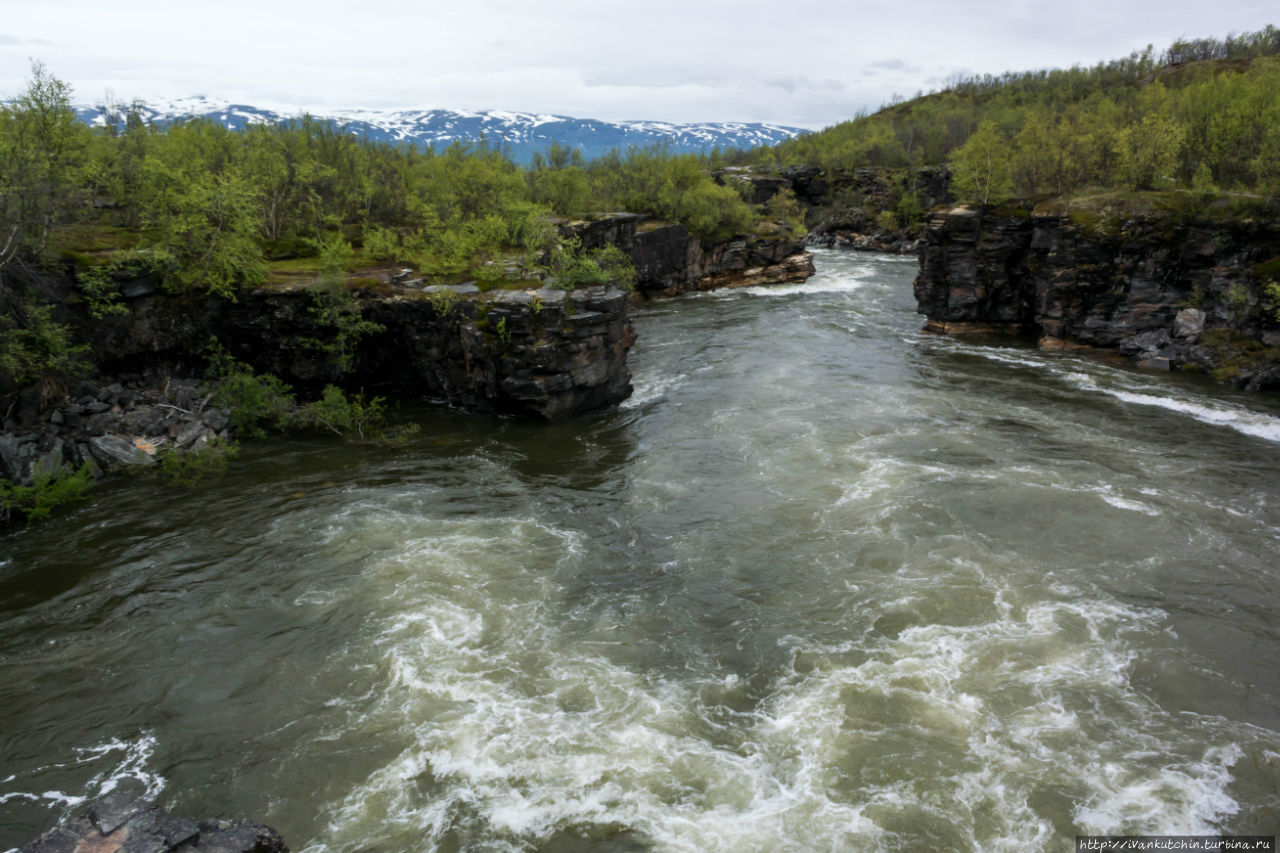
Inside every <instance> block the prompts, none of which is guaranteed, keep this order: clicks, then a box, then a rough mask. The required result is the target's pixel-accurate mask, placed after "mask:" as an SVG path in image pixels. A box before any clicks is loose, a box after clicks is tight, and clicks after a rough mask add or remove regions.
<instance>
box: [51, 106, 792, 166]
mask: <svg viewBox="0 0 1280 853" xmlns="http://www.w3.org/2000/svg"><path fill="white" fill-rule="evenodd" d="M129 107H130V105H115V106H114V107H108V106H107V105H103V104H97V105H93V106H82V107H77V108H76V112H77V114H78V115H79V117H80V119H81V120H82V121H84V122H86V123H88V124H91V125H97V126H103V125H105V124H106V123H107V122H108V121H111V120H112V119H111V116H112V115H113V114H114V115H116V116H117V117H118V118H117V119H116V120H120V119H119V117H120V116H122V115H123V113H125V112H127V110H128V109H129ZM138 112H139V114H140V115H141V116H142V118H143V119H144V120H145V121H147V122H148V123H151V124H156V125H166V124H169V123H172V122H174V121H177V120H179V119H182V118H187V117H196V118H204V119H208V120H211V121H216V122H218V123H220V124H222V125H224V126H226V127H227V128H230V129H232V130H242V129H244V128H245V127H248V126H249V125H253V124H280V123H283V122H288V121H290V120H294V119H297V118H300V117H301V116H302V115H304V114H306V115H310V116H311V117H312V118H315V119H319V120H322V121H331V122H333V123H334V124H335V125H336V126H338V127H342V128H344V129H345V130H346V131H347V132H348V133H351V134H354V135H357V136H362V137H367V138H369V139H371V140H376V141H380V142H392V143H397V144H412V145H420V146H434V147H441V146H445V145H449V144H450V143H452V142H455V141H458V142H479V141H480V140H481V139H484V140H486V141H487V142H488V143H489V144H490V145H492V146H495V147H500V148H501V149H502V150H503V151H504V152H505V153H506V154H507V155H508V156H510V157H511V158H512V159H513V160H516V161H518V162H528V161H529V160H530V159H531V158H532V157H533V154H534V152H536V151H545V150H546V149H547V148H548V147H549V146H550V145H551V143H552V142H557V143H559V144H560V145H564V146H567V147H570V148H576V149H578V150H579V151H581V152H582V154H583V156H584V157H586V158H587V159H591V158H594V157H598V156H600V155H601V154H603V153H605V152H606V151H608V150H610V149H612V148H626V147H627V146H629V145H639V146H645V145H652V144H655V143H657V144H665V145H668V146H669V147H670V150H671V151H673V152H703V153H705V152H709V151H711V150H712V149H713V148H722V149H723V148H753V147H756V146H759V145H773V144H775V143H778V142H781V141H783V140H784V139H790V138H791V137H793V136H796V135H799V134H802V133H808V131H806V130H804V129H802V128H798V127H787V126H785V125H779V124H769V123H758V122H699V123H695V124H679V123H675V122H665V121H615V122H610V121H599V120H596V119H580V118H573V117H571V116H560V115H551V114H547V113H522V112H513V111H509V110H480V111H466V110H444V109H412V110H371V109H348V108H334V107H325V108H317V109H305V108H300V107H291V106H285V105H272V106H252V105H248V104H233V103H231V102H229V101H226V100H222V99H218V98H209V97H205V96H203V95H197V96H194V97H190V98H179V99H155V100H151V101H149V102H146V103H139V104H138Z"/></svg>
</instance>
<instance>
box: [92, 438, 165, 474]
mask: <svg viewBox="0 0 1280 853" xmlns="http://www.w3.org/2000/svg"><path fill="white" fill-rule="evenodd" d="M135 441H136V440H135V439H130V438H125V437H124V436H122V435H114V434H109V435H99V436H94V437H93V438H91V439H89V452H90V453H91V454H93V458H94V459H96V460H97V461H98V464H100V465H101V466H102V467H103V468H106V469H108V470H110V469H113V468H127V467H131V466H149V465H154V464H156V460H155V457H154V456H153V455H151V454H148V453H146V452H145V451H144V450H143V449H142V448H141V447H139V446H138V445H137V444H135Z"/></svg>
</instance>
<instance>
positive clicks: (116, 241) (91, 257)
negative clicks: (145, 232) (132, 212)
mask: <svg viewBox="0 0 1280 853" xmlns="http://www.w3.org/2000/svg"><path fill="white" fill-rule="evenodd" d="M141 241H142V235H141V234H140V233H139V232H138V231H137V230H136V229H132V228H120V227H119V226H116V225H108V224H106V223H102V222H79V223H76V224H73V225H60V226H58V227H56V228H54V229H52V230H51V231H50V232H49V244H48V250H49V253H50V255H51V256H52V257H55V258H61V259H62V260H64V261H70V262H71V263H73V264H75V265H76V266H77V267H81V268H84V267H91V266H96V265H98V264H106V263H110V262H111V261H112V260H113V258H114V255H115V254H116V253H117V252H123V251H127V250H129V249H136V248H137V247H138V245H139V243H141Z"/></svg>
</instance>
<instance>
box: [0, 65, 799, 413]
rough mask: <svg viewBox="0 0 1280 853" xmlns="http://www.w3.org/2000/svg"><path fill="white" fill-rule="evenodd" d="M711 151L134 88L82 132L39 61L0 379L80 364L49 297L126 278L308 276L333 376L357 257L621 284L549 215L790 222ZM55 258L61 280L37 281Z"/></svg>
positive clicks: (11, 239)
mask: <svg viewBox="0 0 1280 853" xmlns="http://www.w3.org/2000/svg"><path fill="white" fill-rule="evenodd" d="M711 165H713V163H712V161H711V160H709V159H707V158H700V157H695V156H688V155H674V154H672V153H670V152H669V151H667V150H666V149H664V148H662V147H655V148H646V149H630V150H627V151H615V152H613V153H612V154H611V155H609V156H607V157H605V158H603V159H601V160H598V161H596V162H593V163H590V164H587V163H585V162H584V161H583V159H582V157H581V155H580V154H578V153H577V152H575V151H570V150H568V149H565V148H562V147H559V146H555V145H553V146H552V147H551V148H550V149H549V150H548V151H547V153H546V154H545V155H544V156H539V157H537V158H535V162H534V163H533V164H532V166H531V167H529V168H527V169H521V168H519V167H517V166H516V165H515V164H513V163H512V162H510V161H508V160H507V159H505V158H504V157H503V155H502V154H501V153H500V151H498V150H495V149H493V148H491V147H489V146H487V145H485V144H483V143H481V144H478V145H463V144H455V145H451V146H449V147H447V148H445V149H443V150H438V151H437V150H431V149H427V150H418V149H414V148H411V147H404V146H395V145H390V144H380V143H375V142H371V141H369V140H367V139H362V138H359V137H357V136H354V135H352V134H350V133H348V132H346V130H345V129H344V128H342V127H338V126H335V125H334V124H332V123H331V122H327V121H318V120H315V119H312V118H310V117H308V116H303V117H301V118H298V119H296V120H294V121H292V122H290V123H289V124H287V125H286V126H260V125H258V126H252V127H250V128H248V129H246V130H243V131H232V130H228V129H227V128H225V127H223V126H222V125H220V124H217V123H215V122H210V121H200V120H187V121H180V122H177V123H175V124H172V125H170V126H168V127H164V128H158V127H152V126H149V125H148V124H147V123H146V122H145V121H144V120H143V119H142V118H141V114H140V111H139V109H138V108H137V105H135V106H134V107H132V108H126V109H121V110H117V111H116V112H115V114H113V115H112V116H110V118H109V120H108V121H107V122H106V124H105V126H102V127H96V128H92V129H91V128H89V127H86V126H85V125H83V124H82V123H80V122H79V121H77V120H76V118H75V113H74V111H73V110H72V108H71V92H70V89H69V87H68V86H67V85H66V84H65V83H63V82H62V81H60V80H58V79H57V78H55V77H53V76H52V75H50V74H49V73H48V71H47V70H46V69H45V68H44V66H42V65H40V64H39V63H36V64H34V65H33V67H32V73H31V78H30V81H29V84H28V86H27V89H26V90H25V91H24V92H22V93H21V94H19V95H17V96H16V97H14V98H12V99H11V100H0V333H3V334H2V338H3V343H2V344H0V394H9V393H12V392H14V391H16V390H19V389H21V388H24V387H28V386H30V385H32V384H34V383H40V382H43V383H46V384H48V385H49V387H51V388H52V387H56V386H57V384H58V383H59V382H64V381H65V379H67V378H69V377H74V376H76V375H77V374H79V373H81V372H82V371H83V370H84V369H85V368H86V366H87V360H86V352H87V351H86V350H85V349H84V348H83V347H81V346H80V345H79V342H78V341H77V340H76V339H75V338H74V336H72V335H71V333H70V331H69V329H68V326H67V325H66V324H67V323H68V322H69V321H70V319H71V314H70V313H64V312H63V311H62V309H61V307H60V306H61V305H62V304H66V305H67V306H68V307H70V308H71V309H73V312H72V313H74V312H78V313H79V314H81V315H86V314H87V315H88V319H89V320H90V321H96V320H103V319H105V318H108V317H110V316H111V315H113V314H118V313H121V312H122V311H124V303H123V301H122V299H121V296H120V287H121V284H122V283H123V282H127V281H137V280H146V281H148V282H150V283H152V284H154V285H156V286H159V287H160V288H162V289H163V290H165V291H167V292H170V293H175V294H191V295H195V296H202V295H206V294H211V295H215V296H218V297H222V298H227V299H235V298H236V296H237V294H238V293H239V292H240V291H241V289H243V288H246V287H255V286H261V285H264V284H265V285H267V286H271V287H280V286H311V285H314V284H315V283H316V282H320V284H319V286H318V287H315V288H314V290H313V294H314V299H315V309H314V310H315V313H316V316H317V318H318V319H319V320H320V321H321V322H322V323H323V324H324V325H327V326H329V327H331V328H332V330H333V334H332V336H330V337H329V338H328V339H327V340H326V341H325V342H324V343H323V344H322V345H321V344H317V345H318V346H322V347H323V349H324V350H325V353H326V355H327V356H328V357H329V359H330V361H331V363H332V367H333V368H334V372H335V375H341V374H342V373H344V372H346V371H347V370H348V368H349V367H350V358H351V354H352V351H353V348H354V347H355V345H356V344H357V343H358V341H359V340H360V338H362V337H363V336H365V335H368V334H371V333H373V332H375V331H377V327H376V326H375V325H374V324H371V323H368V322H366V321H364V320H363V319H362V318H361V316H360V311H359V308H358V305H357V304H356V302H355V300H354V299H353V298H352V297H351V293H350V291H351V288H352V283H353V280H364V281H366V282H367V283H371V284H374V285H375V286H376V281H375V280H374V279H373V278H371V277H370V276H369V272H370V271H371V267H375V266H377V265H383V266H386V265H391V264H397V265H404V266H409V267H412V268H413V269H414V271H415V274H416V276H418V277H421V278H422V279H425V280H426V282H427V283H428V284H457V283H461V282H465V281H475V282H476V283H477V285H478V286H479V287H480V288H481V289H482V290H487V289H490V288H493V287H512V286H527V285H526V284H525V283H526V282H530V281H535V280H537V279H540V278H542V277H544V276H554V277H555V278H556V279H557V280H558V281H559V282H560V283H561V286H565V287H574V286H579V285H583V284H595V283H604V282H616V283H618V284H620V285H622V286H624V287H626V286H629V284H630V283H631V282H633V281H634V271H633V270H631V268H630V265H629V264H627V263H625V259H620V258H619V257H617V253H616V251H615V252H614V253H610V252H608V251H604V252H595V253H586V254H584V253H582V252H581V251H579V250H578V249H577V248H576V247H574V246H565V245H562V241H561V238H560V235H559V232H558V230H557V227H556V224H557V217H559V218H561V221H563V218H566V217H567V218H579V217H583V216H590V215H593V212H599V211H608V210H628V211H632V212H636V213H645V214H651V215H653V216H656V217H660V218H662V219H664V220H667V221H671V222H676V223H681V224H684V225H686V226H687V227H688V228H689V229H690V230H691V231H692V232H693V233H694V234H697V235H699V236H700V237H703V238H706V239H718V238H722V237H727V236H731V235H734V234H745V233H750V232H752V231H753V230H754V229H755V228H756V226H757V225H758V224H759V223H761V222H763V221H765V220H767V219H769V218H774V219H778V218H789V219H790V220H797V219H798V217H797V215H796V214H797V209H793V208H794V206H792V207H787V206H786V205H785V204H784V200H779V201H778V202H777V203H775V204H774V205H773V207H771V208H770V209H769V210H765V209H762V208H757V207H753V206H752V205H749V204H747V203H746V202H745V201H743V200H742V199H741V198H740V197H739V196H738V195H737V194H736V193H735V192H734V191H733V190H731V189H729V188H726V187H723V186H721V185H719V184H717V183H716V181H715V180H714V179H713V178H712V176H711V174H710V170H709V167H710V166H711ZM774 208H777V209H774ZM68 274H71V277H72V278H74V281H75V284H76V287H75V290H74V292H73V293H71V294H70V296H68V294H66V293H65V292H56V291H57V288H56V287H54V286H53V285H52V284H51V283H54V282H57V281H65V280H66V278H67V277H68ZM441 307H442V308H445V307H448V306H444V305H441ZM237 377H238V378H237ZM224 381H225V382H226V383H234V382H241V383H244V382H245V381H246V380H245V377H244V376H243V374H235V375H234V376H228V377H224ZM246 388H247V385H246ZM241 390H245V389H244V388H242V389H241ZM266 390H267V392H272V393H274V391H273V389H266ZM275 390H278V389H275ZM264 393H265V392H264ZM266 396H267V397H270V396H271V393H267V394H266ZM277 396H278V395H277ZM265 399H266V398H265V397H264V400H263V401H260V402H264V401H265ZM264 405H265V402H264ZM244 410H245V411H246V412H251V411H253V407H252V406H249V407H247V408H244ZM246 417H249V418H250V419H251V420H254V421H255V422H265V421H269V420H270V418H271V417H272V416H271V415H269V414H262V415H259V414H251V415H246ZM264 419H265V420H264Z"/></svg>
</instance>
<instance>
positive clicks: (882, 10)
mask: <svg viewBox="0 0 1280 853" xmlns="http://www.w3.org/2000/svg"><path fill="white" fill-rule="evenodd" d="M1277 8H1278V7H1277V6H1276V4H1275V0H1270V2H1265V3H1263V2H1246V0H1220V2H1205V0H1195V2H1191V0H1161V2H1160V3H1153V2H1150V0H1141V2H1135V0H1059V1H1058V2H1041V0H1036V2H1032V0H1022V2H1017V0H967V2H963V3H962V2H960V0H912V2H910V3H895V4H891V3H888V2H880V3H870V2H864V0H823V1H822V2H814V0H789V2H786V1H785V0H769V2H760V0H734V2H722V0H711V2H704V0H644V2H634V0H632V2H610V0H591V2H578V0H573V1H572V2H561V1H560V0H523V2H515V1H514V0H449V2H437V0H418V2H406V0H373V2H355V0H342V2H330V0H306V2H297V1H296V0H219V2H216V3H213V2H205V0H16V1H15V0H0V95H3V96H5V97H7V96H10V95H12V94H14V93H16V92H18V91H20V90H21V89H22V88H23V86H24V85H25V80H26V79H27V76H28V72H29V69H30V61H31V60H32V59H35V60H39V61H42V62H44V63H45V65H46V66H47V67H48V69H49V71H50V72H51V73H53V74H54V75H55V76H57V77H59V78H61V79H63V80H66V81H68V82H70V83H71V84H72V85H73V86H74V88H75V96H76V100H77V101H78V102H85V103H87V102H95V101H101V100H102V99H103V98H104V96H105V95H108V94H110V95H111V96H112V97H114V99H116V100H117V101H126V102H127V101H129V100H132V99H133V98H135V97H140V98H143V99H144V100H145V99H149V98H177V97H186V96H190V95H197V94H203V95H207V96H210V97H217V98H227V99H229V100H231V101H234V102H239V103H250V104H255V105H259V106H265V107H275V108H277V109H280V108H283V109H284V110H285V111H288V112H296V111H299V110H300V109H301V108H304V107H305V108H309V109H311V110H313V111H317V112H319V111H323V109H324V108H326V107H328V108H336V107H369V108H419V107H421V108H433V107H447V108H461V109H507V110H519V111H526V112H550V113H558V114H561V115H571V116H577V117H584V118H601V119H665V120H672V121H699V120H704V121H768V122H777V123H782V124H791V125H797V126H801V127H810V128H819V127H823V126H826V125H829V124H832V123H834V122H837V121H841V120H844V119H846V118H849V117H851V116H852V115H853V114H854V113H856V112H857V111H858V110H860V109H871V110H874V109H875V108H877V107H878V106H880V105H881V104H882V103H884V102H885V101H886V100H888V99H889V98H890V97H891V96H892V95H893V94H895V93H899V94H902V95H904V96H907V97H910V96H911V95H914V94H915V93H916V92H917V91H919V90H925V91H927V90H929V89H932V88H937V87H939V86H940V85H941V84H942V81H944V80H945V79H946V78H947V77H948V76H950V75H953V74H956V73H958V72H959V73H967V72H980V73H981V72H993V73H998V72H1000V71H1004V70H1009V69H1018V70H1021V69H1028V68H1043V67H1051V66H1069V65H1072V64H1074V63H1084V64H1092V63H1094V62H1097V61H1098V60H1102V59H1112V58H1116V57H1119V56H1123V55H1126V54H1128V53H1129V52H1130V51H1132V50H1135V49H1141V48H1142V47H1144V46H1146V45H1147V44H1148V43H1154V44H1155V45H1156V46H1157V48H1163V47H1164V46H1166V45H1167V44H1168V43H1169V42H1170V41H1172V40H1173V39H1175V38H1177V37H1179V36H1192V37H1197V36H1205V35H1218V36H1221V35H1224V34H1226V33H1228V32H1231V31H1241V30H1256V29H1259V28H1261V27H1262V26H1263V25H1265V24H1267V23H1276V24H1280V11H1277Z"/></svg>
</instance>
